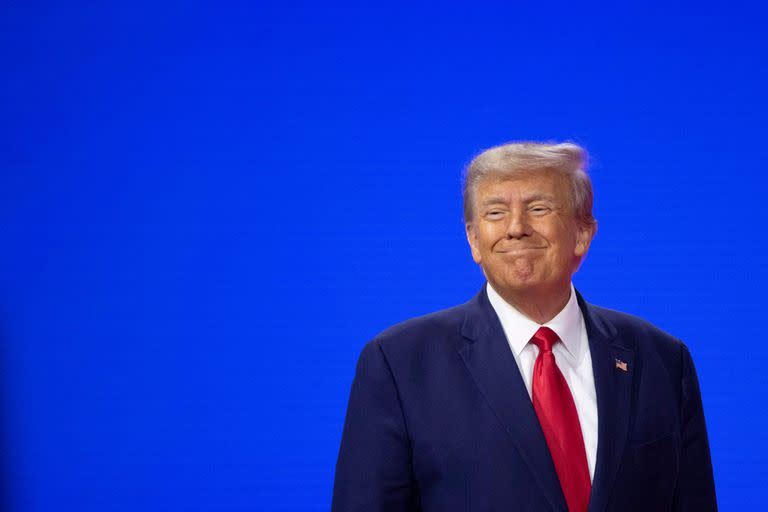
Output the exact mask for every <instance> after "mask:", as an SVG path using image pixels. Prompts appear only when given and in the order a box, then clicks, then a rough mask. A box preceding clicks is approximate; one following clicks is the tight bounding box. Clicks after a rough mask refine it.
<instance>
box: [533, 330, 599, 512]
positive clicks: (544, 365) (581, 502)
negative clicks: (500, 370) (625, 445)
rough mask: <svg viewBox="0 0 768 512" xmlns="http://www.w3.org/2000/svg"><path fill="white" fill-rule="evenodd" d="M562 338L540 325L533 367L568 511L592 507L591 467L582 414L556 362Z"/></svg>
mask: <svg viewBox="0 0 768 512" xmlns="http://www.w3.org/2000/svg"><path fill="white" fill-rule="evenodd" d="M558 341H560V338H558V336H557V334H555V331H553V330H552V329H550V328H549V327H540V328H539V330H538V331H536V334H534V335H533V338H531V343H533V344H534V345H536V346H537V347H539V356H538V357H537V358H536V363H535V364H534V366H533V393H532V394H533V408H534V409H535V410H536V416H538V417H539V423H540V424H541V429H542V430H543V431H544V438H545V439H546V440H547V445H548V446H549V452H550V453H551V454H552V461H553V462H554V463H555V471H557V477H558V479H559V480H560V487H562V489H563V494H564V495H565V501H566V503H567V504H568V511H569V512H586V510H587V507H588V506H589V493H590V488H591V484H590V482H589V468H588V467H587V453H586V451H585V449H584V437H583V436H582V434H581V426H579V416H578V414H577V413H576V406H575V405H574V403H573V397H572V396H571V391H570V390H569V389H568V383H567V382H565V377H563V374H562V373H560V369H559V368H558V367H557V364H556V363H555V355H554V354H553V353H552V346H553V345H554V344H555V343H557V342H558Z"/></svg>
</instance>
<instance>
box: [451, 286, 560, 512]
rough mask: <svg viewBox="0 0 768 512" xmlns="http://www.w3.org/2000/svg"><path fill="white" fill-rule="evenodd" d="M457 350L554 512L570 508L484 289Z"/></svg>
mask: <svg viewBox="0 0 768 512" xmlns="http://www.w3.org/2000/svg"><path fill="white" fill-rule="evenodd" d="M462 335H463V336H464V338H465V343H464V344H463V345H462V346H460V347H459V354H460V355H461V358H462V359H463V360H464V363H465V364H466V366H467V369H468V370H469V373H470V374H471V375H472V377H473V379H474V380H475V383H476V384H477V387H478V388H479V389H480V392H481V393H482V395H483V396H484V397H485V399H486V400H487V401H488V404H489V405H490V407H491V408H492V409H493V411H494V412H495V414H496V416H497V417H498V419H499V421H500V422H501V424H502V425H503V426H504V428H505V430H506V432H507V433H508V434H509V437H510V438H511V440H512V442H513V443H514V444H515V446H516V447H517V450H518V452H519V453H520V455H521V457H522V459H523V460H524V461H525V463H526V464H528V466H529V467H530V469H531V473H532V474H533V476H534V478H535V479H536V481H537V482H538V484H539V487H540V488H541V490H542V492H543V494H544V495H545V496H546V499H547V501H548V502H549V504H550V506H551V507H552V509H553V510H555V511H566V510H567V509H566V504H565V498H564V497H563V493H562V490H561V488H560V482H559V481H558V479H557V473H555V467H554V464H553V462H552V457H551V456H550V454H549V448H548V447H547V443H546V440H545V439H544V434H543V433H542V431H541V427H540V425H539V421H538V418H537V417H536V412H535V411H534V409H533V404H532V403H531V399H530V397H529V396H528V391H527V390H526V388H525V384H524V382H523V378H522V376H521V375H520V370H519V369H518V367H517V363H516V362H515V358H514V356H513V355H512V351H511V350H510V348H509V344H508V343H507V339H506V336H505V335H504V331H503V329H502V327H501V323H500V322H499V319H498V317H497V316H496V312H495V311H494V310H493V307H492V306H491V304H490V302H489V301H488V295H487V294H486V291H485V287H483V289H482V290H481V291H480V293H478V294H477V295H476V296H475V297H474V298H473V299H472V300H471V301H470V302H469V303H467V315H466V317H465V319H464V324H463V326H462Z"/></svg>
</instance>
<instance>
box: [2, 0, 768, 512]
mask: <svg viewBox="0 0 768 512" xmlns="http://www.w3.org/2000/svg"><path fill="white" fill-rule="evenodd" d="M576 4H579V5H576ZM757 5H758V4H757V2H754V3H746V2H740V1H731V2H727V3H725V4H721V5H716V4H714V3H713V4H711V5H710V4H708V3H701V2H696V3H694V2H690V3H687V2H654V3H648V2H627V3H626V4H625V5H624V6H623V7H618V6H598V5H589V4H583V3H576V2H568V3H562V4H560V3H557V2H549V3H546V4H536V5H534V4H501V3H500V4H498V5H493V4H488V3H481V2H472V3H467V4H465V5H459V4H450V3H448V4H431V5H430V4H426V3H408V4H405V3H402V4H398V3H394V2H381V3H371V4H368V5H367V6H361V5H358V4H356V3H348V4H340V3H338V4H337V3H334V4H330V3H319V2H318V3H310V2H255V3H251V2H240V3H238V2H232V3H226V5H219V6H217V5H215V4H214V3H210V4H204V3H198V2H188V3H163V4H159V5H156V4H155V3H151V2H138V3H137V2H133V3H129V2H125V3H99V4H92V5H88V6H85V5H83V6H77V5H75V4H73V3H66V4H59V5H55V4H48V5H43V4H35V3H27V2H18V1H13V0H8V1H6V2H3V5H2V7H1V8H0V52H2V53H1V54H0V55H1V56H2V76H1V77H0V78H1V80H0V88H1V90H2V95H0V120H2V124H1V125H0V126H1V128H0V159H1V160H0V169H1V176H0V221H1V222H0V229H1V231H0V235H1V236H2V250H0V341H1V342H2V345H0V368H2V380H1V381H0V384H2V388H1V389H0V391H1V394H0V397H1V398H2V402H1V403H0V410H1V411H2V424H1V425H2V432H1V433H0V439H1V440H2V444H1V445H0V448H2V461H1V462H2V464H1V466H0V467H1V469H2V478H3V482H4V485H3V493H4V496H5V499H6V502H5V509H7V510H12V511H19V512H37V511H52V510H78V511H81V512H87V511H99V512H102V511H134V510H139V509H141V510H147V511H155V510H157V511H160V510H162V511H176V510H179V511H180V510H185V511H197V510H200V511H239V510H270V511H271V510H274V511H315V510H318V511H319V510H327V509H328V508H329V506H330V496H331V488H332V481H333V471H334V465H335V462H336V456H337V453H338V444H339V439H340V436H341V429H342V423H343V419H344V413H345V408H346V401H347V398H348V392H349V387H350V384H351V381H352V377H353V374H354V367H355V362H356V360H357V356H358V355H359V352H360V349H361V348H362V346H363V345H364V344H365V342H366V341H368V340H369V339H370V338H371V337H373V336H374V335H375V334H376V333H377V332H379V331H381V330H382V329H384V328H386V327H387V326H389V325H391V324H393V323H395V322H398V321H401V320H403V319H406V318H409V317H412V316H415V315H419V314H423V313H427V312H430V311H433V310H436V309H440V308H444V307H448V306H451V305H454V304H457V303H460V302H464V301H465V300H467V299H468V298H470V297H471V296H472V295H473V294H475V293H476V292H477V290H479V288H480V286H481V285H482V282H483V281H482V276H481V273H480V272H479V270H478V269H477V268H476V267H475V265H474V263H473V262H472V259H471V257H470V253H469V250H468V248H467V246H466V241H465V238H464V233H463V226H462V221H461V199H460V197H461V196H460V186H461V184H460V173H461V169H462V167H463V166H464V165H465V164H466V163H467V162H468V160H469V159H470V158H471V157H472V156H473V154H475V153H476V152H477V151H479V150H480V149H482V148H485V147H488V146H491V145H495V144H498V143H502V142H505V141H508V140H520V139H533V140H566V139H567V140H573V141H576V142H578V143H581V144H583V145H584V146H586V148H587V149H588V150H589V151H590V153H591V156H592V164H591V174H592V176H593V182H594V186H595V190H596V204H595V215H596V217H597V218H598V220H599V223H600V224H599V226H600V230H599V233H598V235H597V238H596V239H595V241H594V243H593V246H592V249H591V252H590V255H589V257H588V258H587V260H586V262H585V264H584V265H583V267H582V269H581V271H580V272H579V273H578V274H577V275H576V277H575V283H576V286H577V287H578V288H579V289H580V290H581V291H582V293H583V294H584V295H585V297H586V298H587V300H589V301H591V302H593V303H596V304H599V305H603V306H607V307H611V308H616V309H621V310H624V311H627V312H631V313H634V314H637V315H640V316H642V317H644V318H646V319H648V320H650V321H652V322H654V323H656V324H657V325H659V326H660V327H662V328H663V329H665V330H668V331H670V332H672V333H673V334H675V335H676V336H678V337H680V338H682V339H683V340H684V341H686V343H687V344H688V345H689V347H690V349H691V352H692V354H693V356H694V359H695V361H696V364H697V368H698V372H699V377H700V380H701V387H702V391H703V397H704V405H705V411H706V415H707V420H708V426H709V431H710V442H711V446H712V456H713V462H714V466H715V477H716V483H717V491H718V496H719V501H720V505H721V508H722V510H741V509H743V508H746V507H749V506H754V505H756V504H764V503H765V502H766V501H767V500H768V491H766V489H765V486H764V483H765V481H766V479H767V478H768V474H767V471H766V464H765V459H766V455H767V453H768V446H767V444H766V436H767V435H768V434H766V432H768V430H767V427H768V420H767V419H766V417H765V411H766V405H767V404H766V398H765V390H766V384H767V382H766V380H767V377H766V371H765V369H766V363H767V362H768V348H767V347H766V343H764V340H765V337H764V334H763V332H764V331H763V330H762V329H760V327H761V326H762V324H763V323H764V314H765V313H764V312H765V308H766V304H765V293H766V285H768V264H767V263H766V258H765V254H766V249H768V247H767V244H766V240H765V237H766V235H765V231H764V230H765V228H764V226H765V221H766V220H767V218H766V217H767V216H768V215H767V214H766V207H765V198H766V184H768V181H767V180H766V174H765V162H766V161H768V145H767V144H766V142H765V139H766V131H765V121H766V116H767V115H768V105H767V104H766V96H765V91H766V90H768V79H767V78H768V75H767V74H766V66H765V62H766V57H768V56H767V55H766V54H767V52H766V50H767V49H768V38H767V37H766V35H765V29H764V22H763V20H764V19H765V12H763V11H762V10H761V9H760V8H758V7H756V6H757ZM758 506H759V505H758Z"/></svg>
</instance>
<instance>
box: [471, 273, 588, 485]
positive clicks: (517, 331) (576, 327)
mask: <svg viewBox="0 0 768 512" xmlns="http://www.w3.org/2000/svg"><path fill="white" fill-rule="evenodd" d="M486 290H487V293H488V300H490V301H491V306H493V309H494V310H495V311H496V315H497V316H498V317H499V320H500V321H501V326H502V328H503V329H504V334H505V335H506V337H507V342H508V343H509V347H510V348H511V349H512V355H514V356H515V361H516V362H517V367H518V368H519V369H520V374H521V375H522V376H523V382H525V387H526V388H527V389H528V396H531V384H532V382H531V381H532V378H533V365H534V363H535V361H536V357H537V356H538V355H539V348H538V347H537V346H536V345H534V344H533V343H529V341H530V340H531V338H533V335H534V334H535V333H536V331H538V330H539V327H541V325H539V324H538V323H536V322H534V321H533V320H531V319H530V318H528V317H527V316H525V315H524V314H522V313H521V312H520V311H518V310H517V309H515V308H514V307H513V306H511V305H510V304H509V303H507V302H506V301H505V300H504V299H503V298H502V297H501V296H500V295H499V294H498V293H496V290H494V289H493V288H492V287H491V284H490V283H488V286H487V287H486ZM543 325H545V326H547V327H549V328H550V329H552V330H553V331H555V333H556V334H557V335H558V336H559V337H560V340H561V343H556V344H555V346H554V347H553V348H552V352H553V353H554V355H555V362H556V363H557V366H558V368H560V372H562V374H563V377H565V381H566V382H567V383H568V387H569V388H570V390H571V394H572V395H573V401H574V403H575V405H576V412H577V413H578V415H579V424H580V425H581V433H582V435H583V436H584V447H585V449H586V453H587V465H588V466H589V478H590V480H592V479H593V478H594V475H595V459H596V457H597V395H596V394H595V378H594V375H593V374H592V357H591V356H590V351H589V342H588V340H587V328H586V325H585V324H584V316H583V315H582V313H581V309H580V308H579V304H578V302H577V301H576V292H575V290H574V289H573V284H571V298H570V299H569V300H568V304H566V305H565V307H564V308H563V309H562V311H560V312H559V313H558V314H557V315H556V316H555V317H554V318H553V319H552V320H550V321H549V322H547V323H545V324H543Z"/></svg>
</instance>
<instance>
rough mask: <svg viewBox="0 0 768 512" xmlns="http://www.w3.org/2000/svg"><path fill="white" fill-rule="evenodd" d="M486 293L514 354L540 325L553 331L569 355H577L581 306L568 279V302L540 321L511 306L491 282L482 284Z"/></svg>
mask: <svg viewBox="0 0 768 512" xmlns="http://www.w3.org/2000/svg"><path fill="white" fill-rule="evenodd" d="M486 293H487V294H488V300H489V301H490V302H491V306H492V307H493V309H494V311H496V315H497V316H498V317H499V321H500V322H501V327H502V328H503V329H504V334H505V335H506V336H507V341H508V342H509V346H510V347H511V348H512V350H513V351H514V353H515V356H519V355H520V352H522V351H523V349H524V348H525V346H526V345H527V344H528V342H529V341H530V340H531V338H533V335H534V334H536V331H538V330H539V327H542V325H543V326H546V327H549V328H550V329H552V330H553V331H555V333H556V334H557V335H558V337H559V338H560V341H562V343H563V346H564V347H565V349H566V350H567V351H568V353H569V354H570V355H571V356H573V357H574V358H576V357H577V356H578V354H579V350H580V349H581V336H580V332H581V331H580V326H581V321H582V317H581V309H579V304H578V302H577V301H576V291H575V290H574V288H573V283H571V296H570V298H569V299H568V303H567V304H566V305H565V307H564V308H563V309H562V310H561V311H560V312H559V313H558V314H557V315H555V317H554V318H553V319H552V320H550V321H549V322H546V323H544V324H538V323H536V322H534V321H533V320H531V319H530V318H528V317H527V316H525V315H524V314H523V313H521V312H520V311H518V310H517V309H515V307H514V306H512V305H511V304H509V303H508V302H507V301H505V300H504V299H503V298H502V297H501V295H499V294H498V293H497V292H496V290H494V289H493V287H492V286H491V283H488V286H486Z"/></svg>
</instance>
